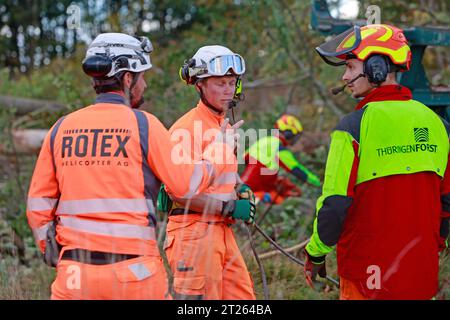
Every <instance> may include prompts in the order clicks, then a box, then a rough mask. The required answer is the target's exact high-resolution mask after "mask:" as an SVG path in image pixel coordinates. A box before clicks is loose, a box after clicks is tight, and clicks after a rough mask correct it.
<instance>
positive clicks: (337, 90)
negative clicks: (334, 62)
mask: <svg viewBox="0 0 450 320" xmlns="http://www.w3.org/2000/svg"><path fill="white" fill-rule="evenodd" d="M364 76H365V74H364V73H360V74H359V75H358V76H356V77H355V78H353V79H352V80H350V81H349V82H347V83H346V84H344V85H343V86H340V87H335V88H331V93H332V94H333V95H337V94H339V93H341V92H342V91H344V89H345V87H347V86H348V85H349V84H351V83H353V82H355V81H356V80H358V79H359V78H361V77H364Z"/></svg>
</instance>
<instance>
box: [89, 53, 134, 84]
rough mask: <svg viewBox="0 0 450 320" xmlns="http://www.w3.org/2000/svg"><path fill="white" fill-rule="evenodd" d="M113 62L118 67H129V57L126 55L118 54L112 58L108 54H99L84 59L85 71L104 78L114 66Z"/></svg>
mask: <svg viewBox="0 0 450 320" xmlns="http://www.w3.org/2000/svg"><path fill="white" fill-rule="evenodd" d="M113 64H114V65H115V67H116V70H117V69H122V68H128V67H129V64H128V59H127V58H126V57H124V56H118V57H115V58H114V59H111V58H110V57H109V56H107V55H102V54H97V55H93V56H90V57H87V58H86V59H84V61H83V63H82V67H83V71H84V73H86V74H87V75H88V76H90V77H92V78H97V79H102V78H106V75H107V74H108V73H109V72H110V71H111V69H112V68H113Z"/></svg>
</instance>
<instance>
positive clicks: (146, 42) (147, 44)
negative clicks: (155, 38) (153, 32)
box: [137, 36, 153, 54]
mask: <svg viewBox="0 0 450 320" xmlns="http://www.w3.org/2000/svg"><path fill="white" fill-rule="evenodd" d="M137 39H138V40H139V41H140V42H141V49H142V51H143V52H145V53H148V54H150V53H152V51H153V44H152V42H151V41H150V39H149V38H147V37H144V36H142V37H137Z"/></svg>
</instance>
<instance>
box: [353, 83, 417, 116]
mask: <svg viewBox="0 0 450 320" xmlns="http://www.w3.org/2000/svg"><path fill="white" fill-rule="evenodd" d="M411 99H412V93H411V90H409V89H408V88H406V87H404V86H401V85H399V84H390V85H386V86H381V87H378V88H376V89H375V90H373V91H372V92H370V93H369V94H368V95H367V96H365V97H364V99H362V100H361V101H360V102H359V103H358V104H357V105H356V108H355V110H359V109H361V108H363V107H364V106H365V105H366V104H368V103H369V102H375V101H386V100H399V101H406V100H411Z"/></svg>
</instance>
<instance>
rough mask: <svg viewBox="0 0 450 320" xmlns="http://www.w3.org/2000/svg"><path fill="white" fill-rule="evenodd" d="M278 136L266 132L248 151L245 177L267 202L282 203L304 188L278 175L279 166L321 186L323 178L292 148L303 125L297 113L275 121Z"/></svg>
mask: <svg viewBox="0 0 450 320" xmlns="http://www.w3.org/2000/svg"><path fill="white" fill-rule="evenodd" d="M275 128H277V129H278V130H279V134H278V135H276V136H266V137H263V138H261V139H259V140H258V141H256V142H255V143H254V144H253V145H251V146H250V148H249V149H248V150H247V152H246V154H245V159H246V163H247V165H246V167H245V170H244V172H243V173H242V175H241V179H242V181H244V182H245V183H246V184H247V185H249V186H250V188H251V189H252V190H253V192H254V193H255V196H256V197H257V198H259V199H261V200H263V201H264V202H273V201H274V203H277V204H279V203H281V202H283V200H284V198H285V197H288V196H300V195H301V191H300V189H299V188H297V187H296V186H295V184H293V183H292V182H291V181H290V180H289V178H287V177H281V176H279V175H278V172H279V167H280V166H281V168H283V169H284V170H286V171H287V172H289V173H290V174H292V175H294V176H295V177H296V178H297V179H299V180H300V181H302V182H307V183H310V184H311V185H313V186H316V187H320V180H319V178H318V177H317V176H316V175H314V174H313V173H312V172H311V171H309V170H308V169H306V168H305V167H304V166H302V165H301V164H300V163H299V162H298V160H297V159H296V158H295V156H294V154H293V153H292V151H291V150H290V147H291V146H293V145H294V144H295V143H297V141H298V140H299V139H300V137H301V134H302V131H303V126H302V124H301V123H300V120H299V119H298V118H296V117H294V116H293V115H289V114H284V115H283V116H281V117H280V118H279V119H278V120H277V121H276V123H275Z"/></svg>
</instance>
